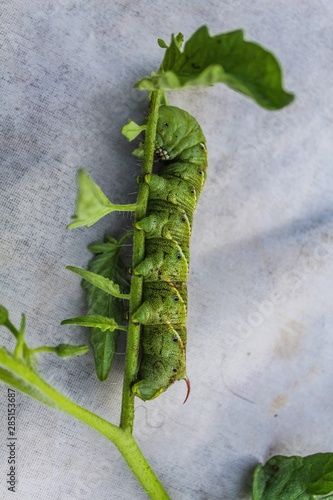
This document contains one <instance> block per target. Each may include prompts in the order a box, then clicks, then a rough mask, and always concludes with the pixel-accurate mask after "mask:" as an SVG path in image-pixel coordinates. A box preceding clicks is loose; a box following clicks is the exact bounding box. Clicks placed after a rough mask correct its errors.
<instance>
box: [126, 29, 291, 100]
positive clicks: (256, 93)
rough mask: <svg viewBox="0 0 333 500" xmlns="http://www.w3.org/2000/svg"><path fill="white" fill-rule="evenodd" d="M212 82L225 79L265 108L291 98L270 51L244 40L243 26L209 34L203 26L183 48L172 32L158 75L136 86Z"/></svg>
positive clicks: (153, 87)
mask: <svg viewBox="0 0 333 500" xmlns="http://www.w3.org/2000/svg"><path fill="white" fill-rule="evenodd" d="M178 36H179V35H178ZM215 83H225V84H226V85H228V86H229V87H231V88H232V89H234V90H236V91H237V92H240V93H242V94H244V95H246V96H247V97H250V98H251V99H254V100H255V101H256V102H257V104H259V105H261V106H263V107H264V108H266V109H280V108H283V107H284V106H286V105H287V104H289V103H290V102H291V101H292V100H293V99H294V96H293V94H291V93H289V92H286V91H285V90H284V89H283V87H282V71H281V68H280V65H279V63H278V61H277V60H276V58H275V57H274V55H273V54H272V53H270V52H268V51H267V50H266V49H264V48H263V47H261V46H260V45H258V44H256V43H254V42H248V41H246V40H244V34H243V31H242V30H237V31H232V32H230V33H224V34H220V35H216V36H212V37H211V36H210V35H209V33H208V29H207V27H206V26H202V27H201V28H199V29H198V31H196V32H195V33H194V34H193V35H192V37H191V38H190V39H189V40H188V41H187V42H186V44H185V47H184V51H183V52H181V50H180V48H179V40H177V38H175V37H174V36H172V39H171V44H170V46H169V47H168V48H167V49H166V52H165V56H164V59H163V62H162V65H161V69H160V71H159V73H158V75H155V76H152V77H151V78H148V77H146V78H143V79H142V80H140V81H139V82H138V83H137V84H136V85H135V87H136V88H139V89H146V90H157V89H166V90H174V89H180V88H186V87H207V86H210V85H214V84H215Z"/></svg>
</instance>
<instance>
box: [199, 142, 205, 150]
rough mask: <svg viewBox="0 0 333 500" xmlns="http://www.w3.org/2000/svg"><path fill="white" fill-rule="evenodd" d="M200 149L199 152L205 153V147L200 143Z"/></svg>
mask: <svg viewBox="0 0 333 500" xmlns="http://www.w3.org/2000/svg"><path fill="white" fill-rule="evenodd" d="M200 149H201V151H205V149H206V147H205V145H204V144H202V143H201V144H200Z"/></svg>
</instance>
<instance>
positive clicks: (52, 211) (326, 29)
mask: <svg viewBox="0 0 333 500" xmlns="http://www.w3.org/2000/svg"><path fill="white" fill-rule="evenodd" d="M0 5H1V7H0V9H1V28H0V29H1V68H2V69H1V74H2V77H1V94H0V95H1V106H0V115H1V131H0V133H1V146H0V149H1V166H0V186H1V198H0V217H1V219H0V220H1V253H0V258H1V266H0V272H1V277H0V285H1V289H0V302H1V303H3V304H4V305H5V306H6V307H8V308H9V309H10V311H11V317H12V319H13V321H14V322H15V323H18V322H19V318H20V314H21V312H25V313H26V314H27V320H28V326H27V329H28V341H29V343H30V345H40V344H42V343H49V344H51V343H54V344H57V343H60V342H68V341H72V342H75V343H85V342H86V341H87V338H88V337H87V331H86V330H84V329H79V328H75V327H72V328H71V327H61V326H60V325H59V323H60V321H61V320H62V319H64V318H67V317H72V316H76V315H78V314H83V313H84V311H85V301H84V294H83V291H82V290H81V288H80V280H79V278H77V277H76V276H74V275H72V274H71V273H70V272H69V271H66V269H65V266H66V265H69V264H71V265H77V266H80V267H84V266H85V265H86V264H87V262H88V260H89V258H90V253H89V251H88V250H87V248H86V247H87V245H88V244H89V243H90V242H92V241H96V240H100V239H102V238H103V236H104V234H105V233H106V232H108V233H109V234H111V235H114V236H118V235H119V234H120V233H121V231H122V230H124V229H126V228H129V227H130V225H131V219H130V217H128V216H127V215H122V214H120V215H117V214H112V215H110V216H108V217H107V218H105V220H102V221H100V222H99V223H97V224H96V225H95V226H93V227H92V228H90V229H77V230H75V231H71V232H69V231H67V230H66V224H67V223H68V222H69V219H70V216H71V214H72V213H73V206H74V200H75V191H76V189H75V174H76V171H77V169H78V168H79V167H81V166H85V167H86V168H87V169H88V170H89V172H90V173H91V175H92V176H93V178H94V179H95V181H96V182H97V183H98V184H99V185H101V186H102V187H103V190H104V191H105V193H106V194H107V195H108V196H109V197H110V198H111V199H112V200H113V201H114V202H118V203H126V202H133V201H134V200H135V191H136V184H135V176H136V175H137V174H138V172H139V165H138V164H137V162H136V160H135V158H134V157H132V155H131V150H132V146H131V145H130V144H128V143H127V142H126V140H125V139H124V138H123V137H122V136H121V134H120V128H121V127H122V125H123V124H124V123H125V122H126V121H127V119H128V118H129V117H131V118H132V119H134V120H137V121H139V122H140V120H142V118H143V116H144V115H145V113H146V95H145V94H144V93H140V92H139V91H135V90H133V89H132V86H133V84H134V82H136V81H137V80H138V79H139V78H141V77H142V76H145V75H147V74H148V73H149V72H150V71H151V70H154V69H155V70H156V69H157V68H158V66H159V63H160V61H161V58H162V54H163V51H162V49H160V48H159V47H158V46H157V44H156V40H157V38H158V37H161V38H164V39H166V40H167V41H169V39H170V34H171V33H173V32H174V33H177V32H178V31H182V32H183V33H184V35H185V37H188V36H189V35H190V34H191V33H192V32H193V31H194V30H195V29H196V28H197V27H198V26H200V25H202V24H207V25H208V26H209V28H210V31H211V33H212V34H216V33H220V32H224V31H231V30H234V29H237V28H244V29H245V33H246V38H247V39H248V40H254V41H257V42H259V43H261V44H263V45H264V46H265V47H267V48H269V49H270V50H272V51H273V52H274V53H275V54H276V55H277V56H278V58H279V59H280V61H281V64H282V66H283V68H284V72H285V83H286V88H287V89H288V90H290V91H294V92H295V93H296V94H297V100H296V101H295V103H293V104H292V105H291V106H290V107H288V108H286V109H284V110H282V111H279V112H268V111H265V110H263V109H261V108H259V107H258V106H256V105H255V104H254V103H253V102H252V101H250V100H247V99H246V98H245V97H243V96H241V95H239V94H236V93H234V92H233V91H231V90H229V89H228V88H225V87H222V86H216V87H214V88H211V89H206V90H191V91H186V92H175V93H174V94H172V95H170V100H171V102H172V103H173V104H175V105H179V106H181V107H183V108H185V109H187V110H188V111H189V112H191V113H192V114H194V115H195V116H196V117H197V119H198V121H199V122H200V123H201V125H202V128H203V129H204V132H205V134H206V137H207V144H208V150H209V160H210V165H209V178H208V181H207V184H206V187H205V190H204V192H203V194H202V197H201V198H200V203H199V205H198V207H197V210H196V214H195V224H194V232H193V236H192V241H191V274H190V280H189V283H188V288H189V297H190V305H189V319H188V332H189V336H188V351H187V352H188V355H187V356H188V374H189V376H190V379H191V383H192V393H191V397H190V399H189V401H188V402H187V403H186V405H184V406H183V405H182V401H183V398H184V394H185V384H184V383H177V384H175V385H174V386H173V387H172V388H171V389H170V390H169V391H168V392H166V393H165V394H163V395H162V396H160V397H159V398H158V399H157V400H155V401H153V402H150V403H149V402H147V403H145V404H144V403H143V402H140V401H137V403H136V421H135V435H136V436H137V439H138V442H139V444H140V446H141V448H142V450H143V452H144V454H145V455H146V457H147V458H148V460H149V461H150V463H151V465H152V466H153V468H154V470H155V471H156V473H157V475H158V476H159V477H160V478H161V480H162V481H163V483H164V485H165V487H166V488H167V490H168V491H169V493H170V495H171V497H172V498H173V499H175V500H190V499H191V500H208V499H209V500H211V499H219V500H243V499H244V500H245V499H248V498H250V486H249V485H250V474H251V472H252V470H253V468H254V466H255V464H256V463H257V462H258V461H265V460H267V459H268V458H269V457H270V456H272V455H273V454H287V455H290V454H309V453H315V452H319V451H333V435H332V416H333V398H332V376H333V364H332V351H333V340H332V330H333V308H332V298H331V297H332V275H333V212H332V201H333V179H332V166H331V164H332V153H333V146H332V139H333V137H332V98H333V90H332V79H333V70H332V60H333V46H332V21H333V3H332V2H331V1H330V0H321V1H319V0H317V1H316V2H313V1H310V0H288V1H287V0H283V1H276V0H275V1H274V0H268V1H260V0H254V1H252V2H242V1H240V0H238V1H233V2H231V1H225V2H220V1H218V0H208V1H206V2H200V1H199V0H195V1H191V2H190V1H189V0H186V1H183V2H179V1H176V0H169V1H168V2H165V1H162V0H155V1H154V2H149V1H148V0H143V1H140V2H130V1H128V0H126V1H123V2H120V1H108V2H107V1H104V0H90V1H89V2H87V1H86V2H83V1H73V0H58V1H55V2H52V1H47V0H31V1H29V2H27V1H26V0H11V1H9V0H7V1H6V0H5V1H2V2H1V4H0ZM0 335H1V340H2V342H3V343H5V345H8V346H9V345H12V343H11V339H10V337H9V335H7V333H6V332H3V330H1V332H0ZM124 345H125V339H124V337H122V339H121V343H120V346H119V351H120V353H119V354H118V355H117V359H116V363H115V367H114V369H113V371H112V374H111V376H110V379H109V381H108V382H106V383H104V384H100V383H99V382H98V381H97V380H96V377H95V375H94V369H93V359H92V355H91V354H89V355H87V356H84V357H81V358H77V359H74V360H70V361H64V360H60V359H55V358H54V357H53V356H51V355H44V356H43V357H41V359H40V362H39V369H40V371H41V373H42V374H43V376H44V377H45V378H46V379H47V380H48V381H49V382H51V383H52V384H54V385H55V386H56V387H57V388H58V389H60V390H62V391H63V392H64V393H65V394H67V395H69V396H70V397H71V398H72V399H74V400H75V401H77V402H78V403H80V404H82V405H85V406H86V407H87V408H89V409H90V410H92V411H94V412H96V413H98V414H99V415H101V416H103V417H105V418H108V419H110V420H111V421H113V422H116V423H117V422H118V418H119V408H120V397H121V386H122V382H121V381H122V368H123V360H124V355H123V352H124ZM6 394H7V388H6V386H4V385H1V386H0V446H1V450H2V451H1V454H0V498H1V499H2V498H3V499H5V500H7V498H15V499H19V500H32V499H34V500H45V499H48V500H72V499H80V500H92V499H96V498H98V499H99V500H108V499H129V498H135V499H138V500H139V499H144V498H146V496H145V493H144V492H143V491H142V490H141V488H140V486H139V485H138V484H137V482H136V480H135V479H134V477H133V476H132V474H131V473H130V471H129V469H128V468H127V465H126V464H125V463H124V462H123V460H122V458H121V457H120V455H119V453H118V451H117V450H116V448H115V447H114V446H113V445H111V444H110V443H108V442H107V441H106V440H105V439H104V438H103V437H102V436H99V435H98V434H96V433H95V432H94V431H92V430H91V429H89V428H87V427H85V426H83V425H81V424H80V423H79V422H77V421H74V420H73V419H71V418H70V417H68V416H66V415H63V414H61V413H59V412H55V411H53V410H51V409H49V408H46V407H42V406H41V405H40V404H39V403H37V402H35V401H33V400H30V399H29V398H27V397H25V396H23V395H21V394H18V396H17V411H18V416H17V428H18V431H17V432H18V443H19V444H18V463H17V471H18V484H17V493H16V494H15V495H14V494H9V493H8V492H7V490H6V484H5V474H6V472H7V463H6V456H5V455H6V451H5V445H4V443H5V441H6V436H7V432H6Z"/></svg>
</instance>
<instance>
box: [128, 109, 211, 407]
mask: <svg viewBox="0 0 333 500" xmlns="http://www.w3.org/2000/svg"><path fill="white" fill-rule="evenodd" d="M205 142H206V139H205V136H204V134H203V132H202V130H201V128H200V126H199V124H198V122H197V121H196V119H195V118H194V117H193V116H191V115H190V114H189V113H187V112H186V111H184V110H182V109H179V108H176V107H174V106H161V107H160V109H159V119H158V124H157V132H156V150H155V156H156V158H157V159H158V160H159V161H160V165H159V169H158V172H157V173H156V174H149V175H146V176H145V179H144V181H145V182H146V183H147V184H148V185H149V200H148V207H147V213H146V216H145V217H144V218H143V219H142V220H140V221H139V222H137V223H136V228H137V229H140V230H143V231H144V232H145V258H144V260H143V261H142V262H141V263H140V264H139V265H138V266H137V267H136V268H135V269H134V271H133V273H134V274H137V275H141V276H143V301H142V304H141V306H140V307H139V309H138V310H137V311H136V312H135V313H134V314H133V316H132V320H133V321H134V322H136V323H140V324H142V325H143V327H142V334H141V346H142V353H143V354H142V360H141V364H140V368H139V373H138V380H137V382H136V383H135V384H134V385H133V386H132V391H133V393H134V394H135V395H136V396H138V397H140V398H141V399H143V400H149V399H154V398H156V397H157V396H158V395H159V394H161V393H162V392H163V391H165V390H166V389H167V388H168V387H169V386H170V385H171V384H172V383H173V382H174V381H175V380H181V379H185V380H186V383H187V387H188V391H187V396H186V399H187V397H188V395H189V391H190V384H189V380H188V378H187V376H186V354H185V348H186V326H185V323H186V313H187V288H186V281H187V278H188V269H189V259H190V256H189V243H190V235H191V226H192V217H193V212H194V209H195V207H196V204H197V201H198V198H199V196H200V192H201V190H202V188H203V185H204V183H205V179H206V170H207V150H206V146H205ZM186 399H185V401H186ZM185 401H184V402H185Z"/></svg>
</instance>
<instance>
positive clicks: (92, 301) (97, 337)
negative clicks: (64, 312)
mask: <svg viewBox="0 0 333 500" xmlns="http://www.w3.org/2000/svg"><path fill="white" fill-rule="evenodd" d="M130 236H131V233H127V234H126V235H125V236H124V237H123V238H122V239H121V241H120V242H119V243H118V242H117V241H116V240H115V239H114V238H111V237H106V238H105V241H104V242H99V243H93V244H92V245H90V246H89V247H88V248H89V250H91V251H92V252H93V253H95V254H96V255H95V256H94V257H93V258H92V260H91V261H90V263H89V270H90V271H92V272H95V273H97V274H99V275H101V276H104V277H106V278H111V279H112V280H113V281H115V282H117V283H119V287H120V289H121V291H122V292H128V291H129V284H128V282H127V267H126V266H125V264H124V263H123V261H122V259H121V256H120V251H121V248H122V246H123V245H124V244H125V243H126V240H127V239H128V238H129V237H130ZM83 287H84V288H85V289H86V290H87V300H88V314H89V315H94V316H96V315H100V316H103V317H105V319H107V318H110V320H113V321H115V323H117V324H118V325H121V324H122V322H123V320H124V316H125V311H126V309H125V303H124V301H122V300H119V299H117V298H115V297H113V296H112V295H110V294H108V293H105V292H103V291H102V290H101V289H99V288H96V287H94V286H93V285H91V284H90V283H88V282H87V281H83ZM121 329H124V327H119V330H121ZM119 330H114V331H112V332H111V331H102V330H101V329H100V328H98V327H94V328H91V333H90V344H91V346H92V348H93V352H94V358H95V367H96V375H97V377H98V379H99V380H101V381H103V380H106V379H107V377H108V374H109V372H110V369H111V366H112V362H113V359H114V356H115V353H116V347H117V340H118V335H119Z"/></svg>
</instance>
